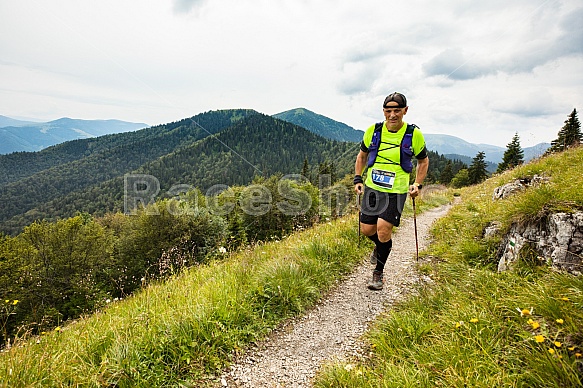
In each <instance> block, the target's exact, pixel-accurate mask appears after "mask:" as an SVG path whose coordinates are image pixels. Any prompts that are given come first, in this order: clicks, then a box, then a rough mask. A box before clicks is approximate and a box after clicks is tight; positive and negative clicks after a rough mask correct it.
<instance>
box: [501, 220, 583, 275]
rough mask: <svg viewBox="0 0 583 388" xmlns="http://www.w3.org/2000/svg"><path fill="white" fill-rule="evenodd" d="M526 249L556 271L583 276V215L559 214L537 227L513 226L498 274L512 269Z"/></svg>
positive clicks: (503, 250) (506, 240)
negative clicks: (530, 250) (533, 252)
mask: <svg viewBox="0 0 583 388" xmlns="http://www.w3.org/2000/svg"><path fill="white" fill-rule="evenodd" d="M526 247H530V248H531V249H533V250H534V251H535V252H536V253H537V254H538V255H539V256H540V257H541V258H542V259H543V260H544V261H546V262H547V264H549V265H551V266H553V267H554V268H557V269H560V270H564V271H568V272H570V273H572V274H576V275H580V274H581V273H582V272H583V212H576V213H571V214H569V213H555V214H551V215H549V216H548V217H546V219H544V220H542V221H539V222H538V223H536V224H526V225H522V224H515V225H513V226H511V228H510V231H509V232H508V233H507V234H506V236H505V238H504V239H503V242H502V247H501V249H500V250H501V252H502V253H501V256H500V261H499V262H498V271H505V270H507V269H512V267H513V265H514V264H515V263H516V261H517V260H518V258H519V254H520V252H521V250H522V249H523V248H526Z"/></svg>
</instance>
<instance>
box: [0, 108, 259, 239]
mask: <svg viewBox="0 0 583 388" xmlns="http://www.w3.org/2000/svg"><path fill="white" fill-rule="evenodd" d="M252 114H256V112H255V111H251V110H224V111H214V112H206V113H201V114H199V115H197V116H194V117H192V118H188V119H184V120H180V121H177V122H173V123H169V124H166V125H160V126H157V127H151V128H146V129H143V130H140V131H136V132H131V133H124V134H115V135H108V136H102V137H98V138H95V139H84V140H75V141H70V142H66V143H63V144H59V145H57V146H54V147H50V148H47V149H45V150H43V151H40V152H34V153H14V154H10V155H2V156H0V166H1V167H2V169H1V170H0V171H1V174H2V175H0V182H2V184H0V201H2V203H4V204H5V205H4V206H3V207H2V208H0V230H3V231H5V232H11V233H13V232H14V231H17V230H18V227H16V229H15V227H14V226H11V227H9V228H6V227H5V225H4V224H3V222H5V221H7V220H9V219H11V218H13V217H15V216H18V217H17V218H18V219H21V218H22V217H25V219H26V220H27V221H22V220H20V221H16V222H15V221H14V220H13V221H11V222H10V223H9V224H11V225H12V224H14V223H16V225H19V227H20V228H21V227H22V226H24V225H26V224H28V223H30V222H32V221H33V220H35V219H39V218H45V217H46V218H48V219H55V217H57V216H61V215H63V214H67V215H72V214H75V212H76V210H75V209H77V210H79V211H89V212H91V213H93V212H94V211H97V210H99V211H101V213H103V212H105V211H106V209H110V208H111V204H112V203H111V201H109V200H108V201H106V199H107V198H109V199H111V198H118V199H120V197H121V195H120V194H119V192H120V191H121V193H122V194H123V175H124V174H127V173H130V172H132V171H134V170H136V169H138V168H139V167H140V166H143V165H144V164H147V163H149V162H151V161H153V160H155V159H157V158H159V157H161V156H163V155H167V154H169V153H171V152H174V151H175V150H177V149H179V148H180V147H184V146H187V145H189V144H192V143H194V142H196V141H197V140H200V139H202V138H204V137H207V136H209V135H211V134H213V133H216V132H218V131H220V130H221V129H223V128H225V127H227V126H229V125H231V124H232V123H233V122H236V121H237V120H240V119H241V118H243V117H245V116H246V115H252ZM116 178H119V180H118V181H120V182H122V184H121V185H118V186H119V188H118V189H117V190H116V189H115V188H112V187H110V186H108V185H107V184H105V183H106V182H111V181H112V180H115V179H116ZM102 184H104V190H105V191H101V192H100V191H99V190H97V191H96V187H97V186H99V185H102ZM83 193H85V194H83ZM68 197H69V198H79V197H83V198H86V200H85V201H84V205H85V206H80V207H79V208H77V207H76V205H77V204H79V205H81V203H75V201H71V200H70V199H67V198H68ZM36 208H38V209H43V210H33V209H36ZM88 208H89V209H91V210H92V211H90V210H86V209H88ZM25 214H26V216H25Z"/></svg>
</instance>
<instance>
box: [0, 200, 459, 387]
mask: <svg viewBox="0 0 583 388" xmlns="http://www.w3.org/2000/svg"><path fill="white" fill-rule="evenodd" d="M444 201H447V199H446V198H444V197H442V198H441V202H442V203H443V202H444ZM428 206H434V204H433V203H431V202H429V201H425V203H423V202H421V203H420V210H421V209H423V207H428ZM356 241H357V231H356V215H355V214H352V215H349V216H346V217H344V218H343V219H338V220H334V221H333V222H330V223H327V224H320V225H317V226H316V227H314V228H313V229H311V230H307V231H303V232H298V233H295V234H294V235H292V236H290V237H288V238H286V239H284V240H282V241H278V242H272V243H267V244H261V245H258V246H256V247H253V248H249V249H248V250H246V251H242V252H240V253H237V254H233V255H232V256H230V257H228V258H224V259H223V260H216V261H213V262H211V264H209V265H206V266H200V267H196V268H192V269H191V270H189V271H187V272H185V273H183V274H181V275H178V276H176V277H175V278H173V279H171V280H170V281H168V282H166V283H161V284H151V285H149V286H147V287H145V288H144V290H143V291H142V292H139V293H137V294H136V295H135V296H133V297H130V298H128V299H126V300H124V301H117V302H114V303H111V304H110V305H109V306H107V308H105V309H104V310H103V311H101V312H99V313H97V314H94V315H92V316H89V317H86V318H84V319H80V320H78V321H77V322H74V323H71V324H67V325H65V326H64V327H63V328H62V329H61V328H59V329H58V330H55V331H53V332H51V333H46V334H44V335H42V336H40V337H38V338H36V337H35V338H29V339H24V340H21V341H20V343H19V344H18V345H17V346H14V347H13V348H12V349H11V350H9V351H7V352H4V353H2V354H0V386H10V387H17V386H27V387H28V386H38V387H40V386H43V387H44V386H70V385H73V386H78V385H82V386H116V387H136V386H144V387H158V386H174V385H175V384H177V383H178V382H180V383H182V384H185V385H186V386H200V385H202V384H203V383H204V381H205V379H207V378H209V379H212V376H213V374H214V373H216V372H217V371H219V370H220V368H222V367H224V366H225V365H226V364H227V363H228V362H229V359H230V358H231V357H232V355H233V352H236V351H237V350H239V349H241V348H243V347H245V346H247V345H248V344H249V343H250V342H251V341H254V340H256V339H257V338H260V337H263V336H265V335H266V334H267V333H268V332H269V331H270V330H271V329H272V328H273V327H274V326H275V325H277V324H278V323H281V322H282V321H283V320H285V319H287V318H289V317H291V316H294V315H298V314H301V313H302V312H303V311H304V310H305V309H307V308H309V307H310V306H312V305H314V303H316V302H317V300H318V299H319V298H320V297H321V296H322V295H323V294H325V293H326V292H327V291H328V290H330V288H331V287H333V286H334V284H335V283H336V282H337V281H338V280H339V279H340V278H341V277H342V276H344V275H346V274H347V273H349V272H350V271H351V270H352V269H353V268H354V266H355V265H356V264H357V263H358V262H360V261H361V260H362V258H363V256H364V255H365V253H366V251H369V250H370V245H367V244H366V243H363V244H360V246H358V245H357V244H356ZM4 307H7V308H14V307H17V306H12V304H11V303H8V304H6V306H4ZM0 319H5V317H3V316H2V315H0ZM1 322H2V321H0V323H1ZM209 376H210V377H209Z"/></svg>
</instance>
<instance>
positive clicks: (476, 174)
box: [468, 152, 488, 185]
mask: <svg viewBox="0 0 583 388" xmlns="http://www.w3.org/2000/svg"><path fill="white" fill-rule="evenodd" d="M485 157H486V154H485V153H484V152H478V153H477V154H476V156H475V157H474V159H473V160H472V164H471V165H470V167H469V168H468V183H469V184H470V185H475V184H478V183H480V182H483V181H484V180H485V179H486V178H487V177H488V171H487V170H486V162H485Z"/></svg>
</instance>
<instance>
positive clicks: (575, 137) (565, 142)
mask: <svg viewBox="0 0 583 388" xmlns="http://www.w3.org/2000/svg"><path fill="white" fill-rule="evenodd" d="M582 141H583V134H582V133H581V123H580V122H579V118H578V117H577V109H573V112H571V114H570V115H569V118H568V119H567V120H565V125H563V128H561V130H559V133H558V134H557V138H556V139H555V140H553V141H552V142H551V147H550V148H549V149H548V150H547V152H546V153H547V154H549V153H552V152H560V151H565V150H566V149H567V148H569V147H572V146H574V145H577V144H581V142H582Z"/></svg>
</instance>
